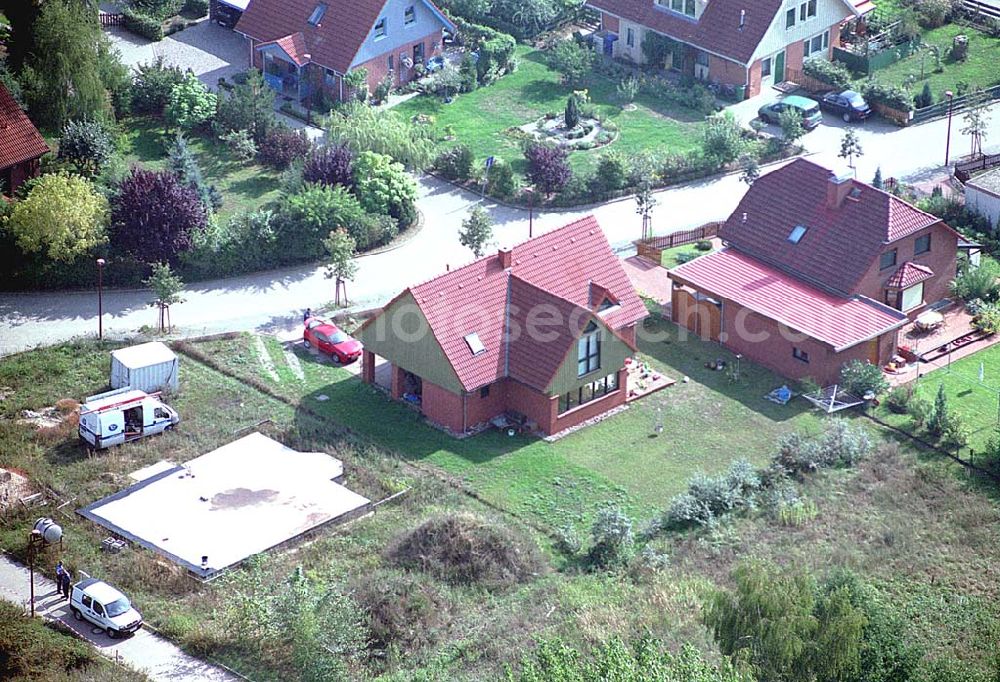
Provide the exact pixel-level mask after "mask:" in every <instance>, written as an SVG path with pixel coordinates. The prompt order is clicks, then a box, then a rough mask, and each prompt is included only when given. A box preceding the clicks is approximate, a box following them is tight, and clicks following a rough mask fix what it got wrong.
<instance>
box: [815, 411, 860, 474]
mask: <svg viewBox="0 0 1000 682" xmlns="http://www.w3.org/2000/svg"><path fill="white" fill-rule="evenodd" d="M820 450H821V452H822V461H823V462H824V464H825V465H826V466H847V467H851V466H854V465H855V464H857V463H858V462H859V461H860V460H861V459H862V458H864V457H866V456H867V455H868V454H869V453H870V452H871V450H872V441H871V437H870V436H869V435H868V432H867V431H865V429H864V428H862V427H861V426H852V425H851V424H850V423H849V422H848V421H846V420H844V419H834V420H833V421H832V422H831V424H830V425H829V426H828V427H827V430H826V433H825V434H824V436H823V440H822V442H821V443H820Z"/></svg>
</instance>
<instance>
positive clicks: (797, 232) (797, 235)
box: [788, 225, 806, 244]
mask: <svg viewBox="0 0 1000 682" xmlns="http://www.w3.org/2000/svg"><path fill="white" fill-rule="evenodd" d="M805 233H806V228H805V226H804V225H796V226H795V227H793V228H792V233H791V234H789V235H788V241H790V242H791V243H793V244H798V243H799V242H800V241H802V237H803V236H804V235H805Z"/></svg>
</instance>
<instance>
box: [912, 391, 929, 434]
mask: <svg viewBox="0 0 1000 682" xmlns="http://www.w3.org/2000/svg"><path fill="white" fill-rule="evenodd" d="M906 411H907V412H908V413H909V415H910V416H911V417H912V418H913V426H914V427H915V428H920V427H921V426H923V425H924V424H926V423H927V420H928V419H930V416H931V413H932V412H933V411H934V406H933V405H932V404H931V403H930V402H929V401H928V400H927V399H925V398H921V397H920V396H913V398H911V399H910V403H909V405H907V406H906Z"/></svg>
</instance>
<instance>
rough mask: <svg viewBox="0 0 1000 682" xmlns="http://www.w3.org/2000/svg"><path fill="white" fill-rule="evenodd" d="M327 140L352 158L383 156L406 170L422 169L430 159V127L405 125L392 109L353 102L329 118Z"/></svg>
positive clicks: (406, 121)
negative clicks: (344, 147) (342, 147)
mask: <svg viewBox="0 0 1000 682" xmlns="http://www.w3.org/2000/svg"><path fill="white" fill-rule="evenodd" d="M327 139H328V140H329V141H330V143H331V144H346V145H347V146H348V147H350V149H351V151H353V152H354V153H355V154H361V153H362V152H375V153H376V154H385V155H386V156H390V157H392V158H393V159H394V160H396V161H398V162H400V163H402V164H403V165H405V166H406V167H407V168H415V169H421V168H425V167H426V166H428V165H429V164H430V162H431V159H432V158H433V156H432V152H433V147H434V143H433V139H432V135H431V129H430V126H427V125H421V124H417V123H414V122H412V121H408V120H406V119H404V118H403V117H402V116H400V115H399V114H397V113H396V112H395V111H393V110H391V109H384V108H376V107H369V106H365V105H363V104H361V103H359V102H355V103H352V104H349V105H347V106H345V107H344V108H343V109H342V110H341V111H340V112H337V113H335V114H334V115H333V116H331V117H330V127H329V129H328V131H327Z"/></svg>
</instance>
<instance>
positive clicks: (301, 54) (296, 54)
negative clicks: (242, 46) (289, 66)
mask: <svg viewBox="0 0 1000 682" xmlns="http://www.w3.org/2000/svg"><path fill="white" fill-rule="evenodd" d="M268 45H277V46H278V47H280V48H281V49H282V50H284V52H285V54H287V55H288V56H289V57H291V58H292V61H293V62H295V65H296V66H304V65H305V64H308V63H309V57H311V55H309V49H308V48H307V47H306V37H305V36H304V35H302V31H299V32H297V33H293V34H292V35H290V36H285V37H284V38H278V39H277V40H272V41H271V42H269V43H261V44H260V45H258V46H257V49H260V48H262V47H267V46H268Z"/></svg>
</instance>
